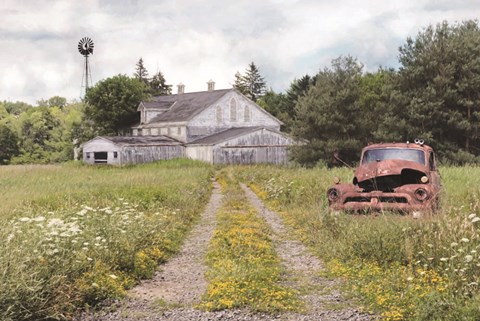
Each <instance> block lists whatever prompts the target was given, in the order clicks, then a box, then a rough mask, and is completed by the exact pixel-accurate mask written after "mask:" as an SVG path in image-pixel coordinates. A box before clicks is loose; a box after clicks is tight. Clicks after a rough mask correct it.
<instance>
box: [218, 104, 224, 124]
mask: <svg viewBox="0 0 480 321" xmlns="http://www.w3.org/2000/svg"><path fill="white" fill-rule="evenodd" d="M222 121H223V115H222V106H217V124H220V123H221V122H222Z"/></svg>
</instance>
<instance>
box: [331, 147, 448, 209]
mask: <svg viewBox="0 0 480 321" xmlns="http://www.w3.org/2000/svg"><path fill="white" fill-rule="evenodd" d="M417 142H418V141H417ZM334 182H335V183H336V184H335V185H333V186H331V187H330V188H329V189H328V191H327V198H328V202H329V206H330V208H331V209H333V210H352V211H361V210H367V211H368V210H394V211H404V212H413V211H418V212H425V211H434V210H435V209H436V208H437V207H438V202H439V194H440V190H441V182H440V174H439V172H438V169H437V166H436V162H435V154H434V152H433V149H432V148H431V147H430V146H427V145H424V144H423V143H421V142H420V143H390V144H374V145H369V146H367V147H365V148H364V149H363V150H362V155H361V159H360V164H359V166H358V167H357V168H356V170H355V176H354V178H353V182H352V184H342V183H340V182H339V180H338V178H336V179H335V180H334Z"/></svg>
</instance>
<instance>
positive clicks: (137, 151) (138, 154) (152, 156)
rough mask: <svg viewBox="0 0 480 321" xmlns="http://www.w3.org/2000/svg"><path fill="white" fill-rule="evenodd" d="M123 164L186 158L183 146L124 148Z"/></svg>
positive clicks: (122, 152)
mask: <svg viewBox="0 0 480 321" xmlns="http://www.w3.org/2000/svg"><path fill="white" fill-rule="evenodd" d="M121 154H122V155H121V159H122V164H139V163H149V162H154V161H157V160H164V159H173V158H179V157H185V147H183V146H142V147H139V146H135V147H130V146H128V147H123V148H122V151H121Z"/></svg>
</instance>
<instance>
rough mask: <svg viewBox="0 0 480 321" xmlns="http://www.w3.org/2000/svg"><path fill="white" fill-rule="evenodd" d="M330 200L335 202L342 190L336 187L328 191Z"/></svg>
mask: <svg viewBox="0 0 480 321" xmlns="http://www.w3.org/2000/svg"><path fill="white" fill-rule="evenodd" d="M327 197H328V200H329V201H331V202H335V201H336V200H338V198H339V197H340V192H339V191H338V189H336V188H331V189H329V190H328V191H327Z"/></svg>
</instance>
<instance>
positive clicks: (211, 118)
mask: <svg viewBox="0 0 480 321" xmlns="http://www.w3.org/2000/svg"><path fill="white" fill-rule="evenodd" d="M232 98H234V99H235V100H236V117H234V118H235V119H234V120H232V118H231V113H230V112H231V110H230V101H231V99H232ZM245 112H247V113H248V115H247V117H245V116H246V115H245ZM255 126H261V127H268V128H272V129H275V130H280V123H279V122H278V120H276V119H275V118H274V117H273V116H271V115H270V114H268V113H266V112H265V111H263V110H262V109H261V107H259V106H258V105H256V104H255V103H254V102H252V101H250V100H248V99H247V98H245V97H244V96H242V95H239V94H238V93H236V92H234V91H232V92H230V93H228V94H226V95H225V96H223V97H222V98H220V99H219V100H218V101H217V102H216V103H215V104H214V105H212V106H210V107H209V108H207V109H205V110H204V111H202V112H201V113H200V114H198V115H197V116H195V117H194V118H193V119H192V120H191V121H190V122H189V123H188V137H187V139H188V141H192V140H193V139H195V138H198V137H202V136H207V135H211V134H214V133H217V132H219V131H222V130H224V129H227V128H231V127H255Z"/></svg>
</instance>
